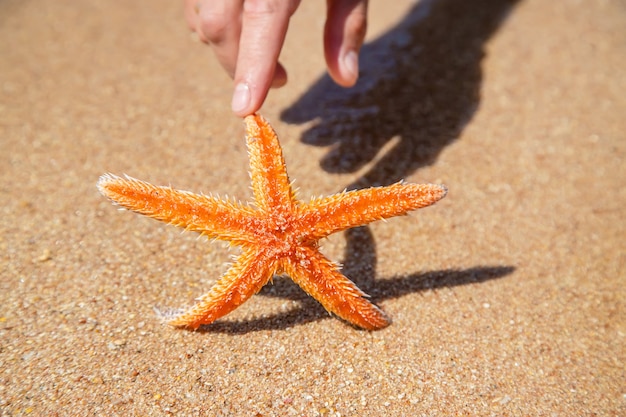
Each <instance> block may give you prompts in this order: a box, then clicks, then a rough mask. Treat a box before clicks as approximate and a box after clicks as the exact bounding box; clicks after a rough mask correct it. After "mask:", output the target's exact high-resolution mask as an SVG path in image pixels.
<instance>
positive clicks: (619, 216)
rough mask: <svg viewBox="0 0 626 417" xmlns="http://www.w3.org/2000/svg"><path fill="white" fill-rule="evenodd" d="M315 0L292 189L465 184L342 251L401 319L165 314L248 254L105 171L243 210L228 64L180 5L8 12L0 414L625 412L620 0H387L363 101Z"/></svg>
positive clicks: (331, 249) (360, 280) (285, 119)
mask: <svg viewBox="0 0 626 417" xmlns="http://www.w3.org/2000/svg"><path fill="white" fill-rule="evenodd" d="M318 3H320V4H318ZM321 3H323V2H314V1H305V2H303V4H302V7H301V9H300V10H299V11H298V13H297V14H296V16H295V17H294V18H293V21H292V30H291V32H290V34H289V38H288V39H287V44H286V47H285V50H284V53H283V57H282V61H283V62H284V64H285V65H286V67H287V68H288V70H289V71H290V77H291V78H290V83H289V84H288V86H287V87H286V88H284V89H281V90H278V91H274V92H272V93H271V94H270V96H269V98H268V100H267V102H266V104H265V106H264V108H263V114H264V115H265V116H266V117H268V118H269V119H270V120H271V121H272V123H273V125H274V127H275V128H276V129H277V131H278V132H279V135H280V137H281V140H282V144H283V146H284V152H285V156H286V159H287V166H288V169H289V172H290V175H291V177H292V179H295V180H296V184H297V186H299V187H300V196H301V197H302V198H305V199H308V198H309V196H311V195H321V194H329V193H333V192H336V191H340V190H342V189H344V188H351V187H365V186H371V185H376V184H388V183H391V182H394V181H397V180H398V179H400V178H405V179H407V180H408V181H412V182H442V183H445V184H447V186H448V187H449V189H450V192H449V194H448V197H446V199H445V200H443V201H442V202H440V203H439V204H437V205H435V206H433V207H430V208H427V209H424V210H421V211H419V212H415V213H413V214H411V215H410V216H407V217H401V218H395V219H391V220H390V221H388V222H384V223H383V222H381V223H376V224H373V225H371V226H370V227H367V228H360V229H355V230H353V231H350V232H347V233H344V234H338V235H335V236H333V237H332V238H330V239H328V240H327V241H326V242H325V243H324V250H325V253H327V254H328V256H330V257H332V258H333V259H335V260H337V261H341V262H343V263H344V265H345V272H346V274H347V275H348V276H350V277H352V279H353V280H354V281H355V282H356V283H357V284H358V285H359V286H360V287H361V288H362V289H364V290H365V291H366V292H368V293H370V294H371V295H372V298H373V300H374V301H375V302H376V303H378V304H379V305H380V306H381V307H382V308H383V309H384V310H385V311H386V312H387V313H388V314H389V315H390V316H391V317H392V318H393V320H394V322H393V324H392V325H391V326H390V327H388V328H386V329H384V330H382V331H378V332H372V333H370V332H365V331H359V330H356V329H354V328H352V327H351V326H349V325H347V324H345V323H344V322H342V321H340V320H338V319H336V318H332V317H329V316H328V314H327V313H326V312H325V311H324V310H323V308H322V307H321V306H320V305H319V304H317V303H316V302H315V301H314V300H312V299H311V298H309V297H307V296H306V295H305V294H304V293H303V292H302V291H301V290H300V289H299V288H298V287H296V286H295V284H293V283H292V282H291V281H290V280H288V279H284V278H277V279H275V280H274V285H273V286H269V287H267V288H265V289H264V290H263V291H262V292H261V293H260V294H259V295H257V296H255V297H253V299H252V300H250V301H249V302H248V303H246V304H245V305H243V306H242V307H240V308H239V309H238V310H236V311H235V312H234V313H232V314H231V315H229V316H227V317H226V318H224V319H223V320H220V321H219V322H218V323H216V324H215V325H213V326H210V327H208V328H206V329H205V330H204V331H199V332H195V333H194V332H189V331H184V330H176V329H173V328H170V327H168V326H166V325H163V324H162V323H161V322H160V321H159V319H158V318H157V317H156V316H155V314H154V313H153V307H154V306H170V307H181V306H186V305H189V304H190V303H191V302H192V300H193V298H194V297H197V296H199V295H201V294H202V293H204V292H205V291H207V290H208V289H209V288H210V286H211V285H212V284H213V283H214V282H215V281H216V279H217V278H218V277H219V276H220V275H221V274H222V273H223V272H224V271H225V269H226V264H227V263H228V262H229V255H232V253H230V254H229V251H228V249H227V248H226V247H225V245H223V244H221V243H219V242H213V243H211V242H207V241H206V240H205V239H198V238H197V236H195V235H194V234H192V233H185V234H181V233H180V231H179V230H178V229H176V228H174V227H169V226H166V225H162V224H160V223H158V222H156V221H153V220H150V219H145V218H142V217H140V216H138V215H134V214H132V213H129V212H120V211H118V210H116V209H115V208H114V207H113V206H112V205H111V204H110V203H109V202H108V201H106V200H105V199H104V198H103V197H102V196H100V195H99V194H98V192H97V190H96V187H95V184H96V181H97V179H98V176H99V175H101V174H102V173H104V172H109V171H110V172H114V173H117V174H121V173H127V174H130V175H132V176H134V177H137V178H141V179H145V180H148V181H151V182H153V183H157V184H166V185H167V184H171V185H172V186H174V187H177V188H182V189H189V190H193V191H197V192H200V191H202V192H214V193H219V194H221V195H224V194H228V195H229V196H236V197H237V198H240V199H242V200H248V199H249V198H250V190H249V180H248V177H247V168H248V167H247V164H248V162H247V155H246V150H245V144H244V141H243V126H242V123H241V120H239V119H237V118H236V117H234V116H233V115H232V114H231V113H230V110H229V108H230V105H229V104H230V94H231V85H230V82H229V79H228V78H227V77H226V75H225V74H224V73H223V72H222V70H221V69H220V68H219V66H218V64H217V63H216V62H215V60H214V59H213V57H212V55H211V54H210V51H209V50H208V49H207V48H206V47H204V46H203V45H201V44H200V43H198V42H194V41H193V39H192V37H191V36H190V35H189V33H188V32H187V31H186V28H185V25H184V22H183V19H182V17H181V10H180V4H179V3H178V2H176V1H165V0H152V1H143V2H126V1H121V0H115V1H106V2H101V1H100V2H96V1H91V0H89V1H81V2H76V1H68V0H54V1H45V0H44V1H37V2H36V1H18V0H6V1H2V2H0V54H1V56H2V58H1V59H0V83H1V84H0V146H1V149H2V150H1V152H0V197H1V201H2V204H1V206H0V208H1V210H2V215H1V216H0V415H3V416H4V415H26V414H28V415H37V416H40V415H41V416H44V415H45V416H49V415H61V416H64V415H77V416H86V415H107V416H116V415H118V416H133V415H137V416H143V415H156V416H159V415H181V416H200V415H213V416H285V415H287V416H289V415H293V416H339V415H341V416H365V415H368V416H381V415H387V416H407V415H415V416H422V415H424V416H431V415H433V416H434V415H481V416H485V415H519V416H525V415H536V416H573V415H577V416H588V415H598V416H618V415H622V416H623V415H626V371H625V366H626V365H625V361H626V348H625V346H626V344H625V339H626V309H625V303H626V293H625V289H624V288H625V284H626V265H625V263H626V258H625V244H624V242H625V237H626V221H625V218H626V216H625V214H626V211H625V209H624V205H625V204H626V187H625V185H626V164H625V161H624V159H625V152H626V117H625V116H626V94H625V92H626V71H624V68H626V31H625V30H624V28H625V27H626V6H625V4H624V2H623V1H618V0H588V1H585V2H582V1H578V0H561V1H554V2H547V1H543V0H522V1H519V2H514V1H504V0H477V1H476V2H472V4H473V6H472V7H469V6H467V5H465V3H467V2H465V1H464V0H431V1H425V0H423V1H419V2H413V1H408V0H407V1H398V2H394V3H393V5H392V6H389V4H388V3H389V2H373V3H372V13H371V17H372V22H371V26H370V29H371V30H370V35H369V38H368V39H369V42H368V44H367V45H366V46H365V47H364V50H363V60H362V70H363V71H362V80H361V83H360V84H359V85H358V86H357V87H356V88H355V89H353V90H347V91H346V90H341V89H338V88H335V87H333V86H332V84H331V83H330V82H329V80H328V78H327V77H326V76H325V75H324V74H325V73H324V63H323V59H322V54H321V41H320V37H321V28H322V26H323V14H324V13H323V8H322V7H323V4H321ZM382 3H386V4H382ZM477 5H478V6H480V7H478V6H477Z"/></svg>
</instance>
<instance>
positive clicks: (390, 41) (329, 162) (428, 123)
mask: <svg viewBox="0 0 626 417" xmlns="http://www.w3.org/2000/svg"><path fill="white" fill-rule="evenodd" d="M517 1H518V0H474V1H467V0H422V1H419V2H418V3H417V5H416V6H414V7H413V9H411V10H410V11H409V13H408V14H407V16H406V17H405V18H404V19H403V20H402V21H401V22H400V23H399V24H398V25H397V26H395V27H394V28H392V29H391V30H390V31H389V32H387V33H385V34H384V35H382V36H381V37H380V38H378V39H376V40H374V41H373V42H371V43H368V44H367V45H365V46H364V47H363V48H362V50H361V58H360V60H361V62H360V63H361V74H360V79H359V82H358V83H357V85H356V86H355V87H353V88H350V89H343V88H340V87H338V86H336V85H335V84H334V83H333V81H332V80H331V79H330V77H328V76H327V75H325V76H323V77H321V78H320V79H319V80H318V81H317V82H316V83H315V84H314V85H313V86H312V87H311V88H310V89H309V91H307V92H306V93H305V94H304V95H303V96H302V97H301V98H300V99H299V100H298V101H297V102H296V103H295V104H293V105H292V106H290V107H289V108H287V109H286V110H285V111H284V112H283V114H282V119H283V120H285V121H287V122H289V123H304V122H310V121H313V126H312V127H311V128H310V129H309V130H307V131H306V132H305V133H304V135H303V138H302V140H303V141H304V142H305V143H308V144H311V145H315V146H329V145H330V146H331V148H330V151H329V152H328V154H327V155H326V156H325V157H324V158H323V160H322V162H321V166H322V168H323V169H324V170H326V171H327V172H331V173H352V172H357V171H359V170H361V169H363V168H365V170H364V171H365V172H364V174H363V175H361V176H360V177H359V178H357V179H356V180H355V181H354V182H353V183H352V184H350V185H349V186H348V187H346V188H347V189H355V188H365V187H372V186H377V185H387V184H391V183H394V182H397V181H400V180H402V179H404V178H406V177H408V176H410V175H411V174H413V173H414V172H415V171H416V170H417V169H419V168H421V167H424V166H428V165H430V164H432V163H434V162H435V161H436V159H437V157H438V156H439V154H440V153H441V151H442V150H443V148H445V147H446V146H447V145H448V144H450V143H451V142H453V141H454V140H456V138H458V136H459V135H460V133H461V132H462V130H463V128H464V127H465V125H466V124H467V123H468V122H469V121H470V120H471V118H472V117H473V115H474V113H475V112H476V110H477V108H478V105H479V102H480V85H481V81H482V72H481V67H480V65H481V60H482V58H483V57H484V54H485V52H484V47H485V43H486V42H487V41H488V40H489V38H490V37H491V36H492V35H493V34H494V33H495V32H496V31H497V29H498V27H499V26H500V24H501V23H502V21H503V20H504V18H505V17H506V16H507V14H508V13H509V12H510V11H511V9H512V8H513V6H514V5H515V4H516V3H517ZM394 138H397V139H394ZM392 140H394V141H395V142H394V143H392V144H390V146H387V148H389V149H388V151H387V152H386V153H385V154H384V155H382V156H380V157H379V158H378V159H377V160H376V157H378V154H379V153H380V151H381V149H382V148H383V147H385V145H387V143H388V142H390V141H392ZM375 160H376V162H375V163H373V164H372V162H373V161H375ZM368 164H370V165H372V166H368ZM346 239H347V246H346V253H345V256H344V268H343V272H344V274H345V275H346V276H347V277H349V278H350V279H352V280H353V281H354V282H355V283H356V284H357V286H359V288H361V289H362V290H364V291H365V292H366V293H369V294H370V295H371V297H372V301H373V302H374V303H376V302H378V301H382V300H386V299H392V298H397V297H400V296H402V295H405V294H409V293H414V292H421V291H424V290H427V289H436V288H442V287H455V286H458V285H466V284H471V283H479V282H483V281H487V280H491V279H497V278H502V277H504V276H507V275H509V274H510V273H512V272H513V271H514V270H515V268H514V267H512V266H476V267H473V268H469V269H461V270H440V271H431V272H420V273H414V274H409V275H403V276H397V277H392V278H387V279H382V280H376V282H375V283H374V280H375V270H376V247H375V243H374V239H373V236H372V234H371V231H370V229H369V228H368V227H361V228H357V229H352V230H349V231H347V232H346ZM424 244H425V240H424ZM274 284H275V285H273V286H272V285H268V286H266V287H265V288H263V290H262V291H261V292H260V294H261V295H265V296H270V297H281V298H287V299H291V300H297V301H298V302H299V305H300V306H299V307H297V308H295V309H293V310H290V311H287V312H284V313H280V314H277V315H274V316H272V317H267V318H259V319H254V320H245V321H228V319H223V320H220V321H218V322H216V323H214V324H212V325H210V326H205V327H203V328H201V329H202V330H205V331H210V332H226V333H247V332H250V331H258V330H274V329H285V328H289V327H292V326H294V325H298V324H305V323H308V322H312V321H316V320H320V319H322V318H324V317H328V313H326V312H325V311H324V309H323V307H321V305H320V304H318V303H317V302H316V301H315V300H314V299H313V298H311V297H309V296H308V295H306V294H305V293H304V292H303V291H302V290H301V289H300V288H299V287H297V285H295V284H293V283H291V281H290V280H289V279H285V278H281V277H277V278H276V279H274Z"/></svg>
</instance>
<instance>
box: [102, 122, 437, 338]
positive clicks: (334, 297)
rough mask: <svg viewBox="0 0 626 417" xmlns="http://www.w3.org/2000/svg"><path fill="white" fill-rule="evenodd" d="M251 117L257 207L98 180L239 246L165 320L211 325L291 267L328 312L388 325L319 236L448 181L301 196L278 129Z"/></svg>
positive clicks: (129, 199)
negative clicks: (198, 292)
mask: <svg viewBox="0 0 626 417" xmlns="http://www.w3.org/2000/svg"><path fill="white" fill-rule="evenodd" d="M245 124H246V133H247V145H248V152H249V155H250V177H251V179H252V191H253V193H254V201H255V206H256V209H255V208H253V207H251V206H249V205H242V204H240V203H233V202H229V201H223V200H220V199H219V198H217V197H214V196H211V195H202V194H200V195H199V194H193V193H191V192H189V191H179V190H174V189H172V188H170V187H158V186H155V185H152V184H148V183H147V182H143V181H139V180H136V179H133V178H130V177H128V176H126V177H125V178H121V177H118V176H115V175H112V174H105V175H103V176H102V177H100V181H99V182H98V188H99V189H100V192H101V193H102V194H104V195H105V196H106V197H108V198H110V199H111V200H113V201H114V202H115V203H117V204H119V205H120V206H123V207H125V208H128V209H130V210H133V211H136V212H138V213H141V214H144V215H146V216H150V217H153V218H155V219H157V220H161V221H164V222H167V223H170V224H173V225H176V226H180V227H184V228H185V229H187V230H193V231H195V232H200V233H201V234H203V235H206V236H209V237H212V238H217V239H223V240H227V241H230V242H231V244H232V245H237V246H241V247H242V248H243V253H242V254H241V255H240V256H239V257H238V258H237V260H236V261H235V263H234V264H233V265H232V267H231V268H230V269H229V270H228V271H227V272H226V274H225V275H224V276H223V277H222V278H221V279H220V280H219V281H218V282H217V283H216V284H215V285H214V286H213V288H211V290H210V291H209V292H208V293H207V294H205V295H203V296H202V297H200V298H199V299H198V300H197V301H198V303H197V304H196V305H195V306H193V307H192V308H191V309H189V310H188V311H186V312H183V313H181V314H177V315H175V316H174V317H173V318H171V320H169V323H170V324H172V325H174V326H180V327H188V328H191V329H197V328H198V327H199V326H201V325H203V324H209V323H212V322H214V321H215V320H217V319H218V318H220V317H222V316H224V315H226V314H228V313H229V312H231V311H233V310H234V309H235V308H237V307H238V306H239V305H241V304H242V303H244V302H245V301H246V300H248V299H249V298H250V297H251V296H252V295H253V294H255V293H257V292H258V291H259V290H260V289H261V288H262V287H263V286H264V285H265V284H266V283H267V282H268V281H270V280H271V279H272V277H273V276H274V274H281V273H285V274H287V275H289V276H290V277H291V279H293V280H294V281H295V282H296V283H297V284H298V285H299V286H300V287H302V289H303V290H304V291H306V292H307V293H308V294H310V295H311V296H313V297H314V298H315V299H316V300H318V301H319V302H320V303H321V304H322V305H323V306H324V308H326V310H328V311H329V312H332V313H335V314H336V315H338V316H339V317H341V318H343V319H344V320H347V321H349V322H350V323H352V324H354V325H355V326H358V327H361V328H364V329H369V330H374V329H381V328H383V327H385V326H387V325H388V324H389V320H388V319H387V317H386V316H385V314H384V313H383V312H382V310H380V309H379V308H378V307H376V306H375V305H374V304H372V303H371V302H369V301H368V300H367V299H366V298H365V297H367V295H365V294H364V293H363V292H362V291H361V290H360V289H358V288H357V287H356V285H354V283H353V282H352V281H350V280H349V279H348V278H346V277H345V276H344V275H342V274H341V273H340V272H339V268H338V265H337V264H335V263H333V262H331V261H329V260H328V259H327V258H326V257H325V256H324V255H322V254H321V253H320V251H319V248H318V246H319V243H318V242H319V240H320V239H322V238H324V237H327V236H328V235H330V234H332V233H335V232H339V231H341V230H345V229H349V228H351V227H356V226H361V225H364V224H367V223H371V222H373V221H376V220H380V219H385V218H389V217H393V216H398V215H401V214H404V213H406V212H408V211H410V210H415V209H418V208H421V207H425V206H429V205H431V204H433V203H435V202H436V201H438V200H440V199H441V198H443V197H444V196H445V195H446V188H445V187H444V186H442V185H432V184H429V185H418V184H405V183H397V184H393V185H390V186H387V187H378V188H368V189H363V190H355V191H349V192H346V191H344V192H342V193H339V194H335V195H332V196H330V197H323V198H316V199H312V200H311V201H309V202H302V201H299V200H297V199H296V197H295V193H294V190H293V189H292V187H291V183H290V181H289V177H288V176H287V171H286V168H285V161H284V159H283V155H282V149H281V147H280V144H279V142H278V138H277V137H276V133H275V132H274V130H273V129H272V127H271V126H270V125H269V123H268V122H267V121H266V120H265V119H264V118H263V117H262V116H260V115H256V114H254V115H251V116H248V117H246V118H245Z"/></svg>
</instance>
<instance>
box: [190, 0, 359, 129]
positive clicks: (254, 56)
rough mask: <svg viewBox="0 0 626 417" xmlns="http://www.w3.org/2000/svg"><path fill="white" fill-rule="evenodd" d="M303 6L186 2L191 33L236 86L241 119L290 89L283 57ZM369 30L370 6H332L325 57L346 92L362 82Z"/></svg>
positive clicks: (354, 2) (346, 2)
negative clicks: (277, 91) (274, 90)
mask: <svg viewBox="0 0 626 417" xmlns="http://www.w3.org/2000/svg"><path fill="white" fill-rule="evenodd" d="M299 5H300V0H185V17H186V19H187V23H188V24H189V27H190V28H191V29H192V30H194V31H195V32H196V33H197V34H198V37H199V38H200V39H201V40H202V41H203V42H205V43H208V44H209V45H211V48H212V49H213V52H214V53H215V55H216V57H217V59H218V60H219V62H220V64H221V65H222V66H223V67H224V69H225V70H226V71H227V72H228V74H229V75H230V76H231V78H233V80H234V84H235V91H234V94H233V99H232V103H231V107H232V109H233V112H234V113H235V114H236V115H238V116H241V117H244V116H247V115H248V114H251V113H254V112H255V111H257V110H258V109H259V108H260V107H261V105H262V104H263V102H264V101H265V98H266V97H267V93H268V91H269V89H270V87H282V86H283V85H285V84H286V83H287V71H286V70H285V68H284V67H283V66H282V65H281V64H280V62H278V57H279V55H280V51H281V49H282V47H283V43H284V41H285V35H286V34H287V27H288V25H289V19H290V18H291V16H292V15H293V13H294V12H295V11H296V9H297V8H298V6H299ZM366 27H367V0H327V15H326V24H325V26H324V57H325V59H326V65H327V67H328V72H329V74H330V76H331V77H332V78H333V80H334V81H335V82H336V83H337V84H339V85H341V86H344V87H350V86H352V85H354V84H355V83H356V81H357V78H358V75H359V63H358V53H359V50H360V49H361V45H362V44H363V39H364V38H365V31H366Z"/></svg>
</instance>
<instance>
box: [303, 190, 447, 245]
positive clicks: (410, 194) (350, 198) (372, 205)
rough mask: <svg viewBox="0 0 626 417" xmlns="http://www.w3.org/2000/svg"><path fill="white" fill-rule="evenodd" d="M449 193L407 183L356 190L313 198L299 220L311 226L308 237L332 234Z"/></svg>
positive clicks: (389, 215) (393, 214)
mask: <svg viewBox="0 0 626 417" xmlns="http://www.w3.org/2000/svg"><path fill="white" fill-rule="evenodd" d="M446 193H447V188H446V187H445V186H443V185H436V184H405V183H402V182H399V183H396V184H393V185H390V186H387V187H375V188H367V189H363V190H354V191H348V192H343V193H339V194H335V195H332V196H329V197H324V198H319V199H314V200H312V201H310V202H309V203H306V204H303V205H302V206H300V213H301V214H300V219H301V221H302V223H303V225H306V227H308V228H310V229H309V230H310V231H311V232H310V233H309V235H308V236H309V238H310V239H312V240H318V239H321V238H323V237H326V236H328V235H330V234H332V233H335V232H339V231H342V230H345V229H349V228H351V227H356V226H362V225H365V224H368V223H371V222H374V221H376V220H382V219H387V218H390V217H394V216H399V215H402V214H405V213H407V212H409V211H411V210H416V209H419V208H422V207H426V206H430V205H431V204H434V203H436V202H437V201H439V200H440V199H442V198H443V197H445V195H446Z"/></svg>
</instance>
